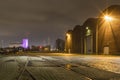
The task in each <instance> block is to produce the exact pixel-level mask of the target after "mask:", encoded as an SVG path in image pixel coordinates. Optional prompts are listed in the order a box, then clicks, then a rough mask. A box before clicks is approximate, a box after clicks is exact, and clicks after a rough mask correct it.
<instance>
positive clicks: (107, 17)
mask: <svg viewBox="0 0 120 80" xmlns="http://www.w3.org/2000/svg"><path fill="white" fill-rule="evenodd" d="M104 19H105V21H109V22H110V21H112V20H113V18H112V17H111V16H109V15H105V16H104Z"/></svg>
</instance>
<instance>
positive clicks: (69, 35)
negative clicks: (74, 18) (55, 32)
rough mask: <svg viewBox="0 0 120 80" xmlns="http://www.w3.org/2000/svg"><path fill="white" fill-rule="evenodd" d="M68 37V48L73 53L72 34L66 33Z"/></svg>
mask: <svg viewBox="0 0 120 80" xmlns="http://www.w3.org/2000/svg"><path fill="white" fill-rule="evenodd" d="M66 36H67V39H66V41H67V48H68V52H69V53H71V34H70V33H66Z"/></svg>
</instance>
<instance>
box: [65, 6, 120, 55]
mask: <svg viewBox="0 0 120 80" xmlns="http://www.w3.org/2000/svg"><path fill="white" fill-rule="evenodd" d="M68 34H70V35H68ZM119 44H120V5H112V6H110V7H108V8H106V9H105V10H103V12H102V13H101V14H100V15H99V16H98V18H88V19H87V20H86V21H85V22H84V23H83V25H82V26H80V25H76V26H75V27H74V29H73V30H68V31H67V36H66V51H67V52H68V51H69V50H70V52H74V53H84V54H92V53H94V54H106V53H107V54H120V45H119Z"/></svg>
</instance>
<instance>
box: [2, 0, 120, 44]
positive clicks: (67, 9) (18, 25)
mask: <svg viewBox="0 0 120 80" xmlns="http://www.w3.org/2000/svg"><path fill="white" fill-rule="evenodd" d="M112 4H120V1H119V0H0V40H4V41H5V42H10V41H11V42H12V41H20V40H21V39H22V38H23V37H26V36H27V37H29V38H30V41H31V42H30V43H31V44H33V43H36V44H38V43H39V44H41V43H43V41H44V42H45V41H47V39H48V38H50V39H51V42H54V40H55V39H56V38H59V37H60V38H64V34H65V31H66V30H68V29H72V28H73V27H74V26H75V25H76V24H80V25H82V24H83V22H84V21H85V20H86V19H87V18H89V17H96V16H97V15H98V14H99V13H100V10H103V9H104V8H105V7H107V6H109V5H112ZM27 33H29V34H27Z"/></svg>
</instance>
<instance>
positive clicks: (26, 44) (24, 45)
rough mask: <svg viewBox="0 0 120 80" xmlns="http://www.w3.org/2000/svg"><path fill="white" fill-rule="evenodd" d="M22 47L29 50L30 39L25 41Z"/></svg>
mask: <svg viewBox="0 0 120 80" xmlns="http://www.w3.org/2000/svg"><path fill="white" fill-rule="evenodd" d="M22 47H23V48H28V39H23V43H22Z"/></svg>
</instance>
